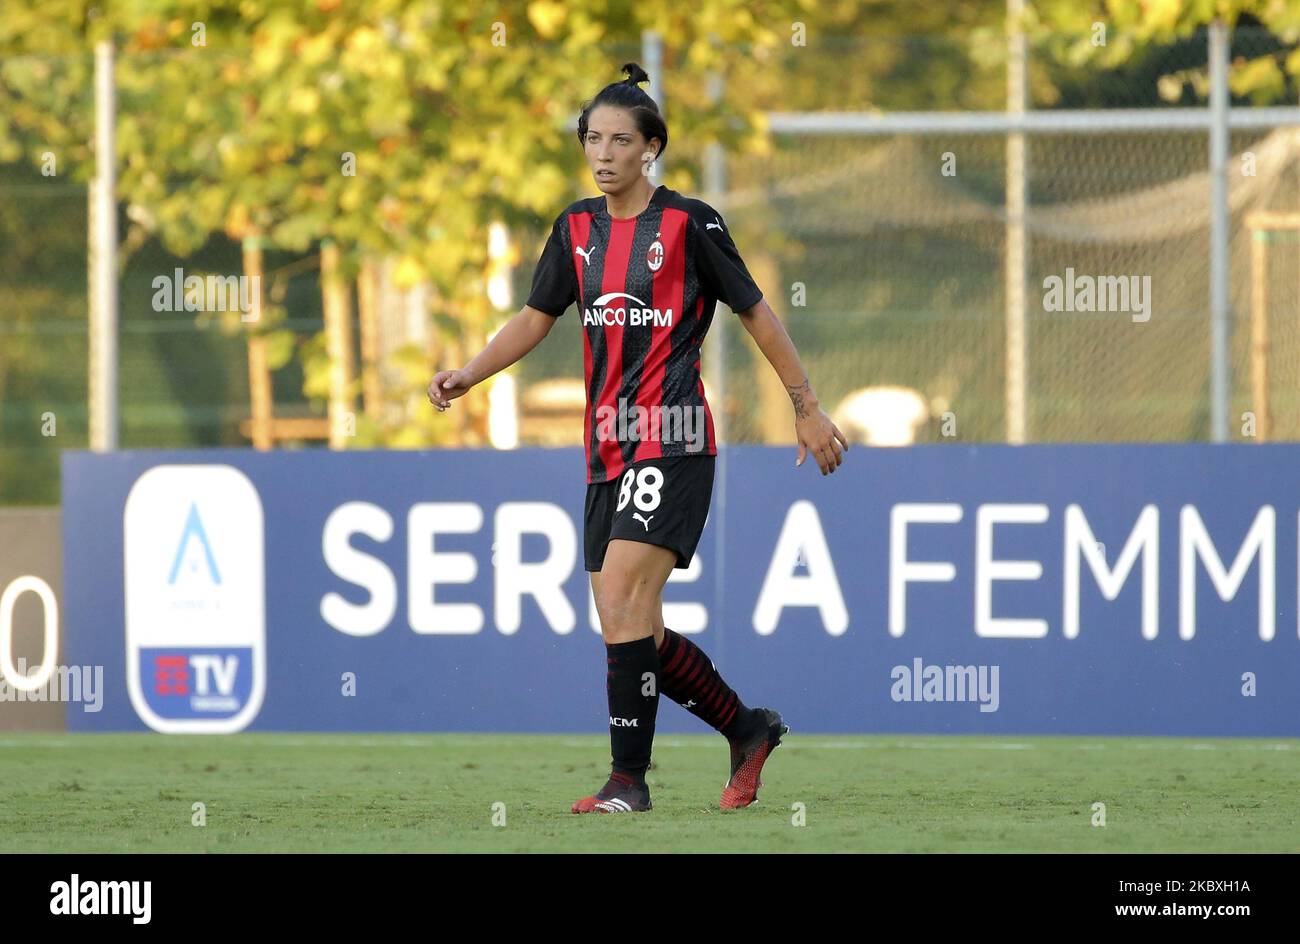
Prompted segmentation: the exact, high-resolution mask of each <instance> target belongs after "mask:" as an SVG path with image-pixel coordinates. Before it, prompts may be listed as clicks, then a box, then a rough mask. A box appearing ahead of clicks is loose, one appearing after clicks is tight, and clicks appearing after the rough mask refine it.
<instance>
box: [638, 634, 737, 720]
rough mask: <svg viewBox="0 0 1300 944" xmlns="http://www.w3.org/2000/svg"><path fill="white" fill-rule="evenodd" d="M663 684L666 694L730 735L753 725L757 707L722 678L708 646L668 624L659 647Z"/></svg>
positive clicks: (661, 680) (661, 681) (660, 677)
mask: <svg viewBox="0 0 1300 944" xmlns="http://www.w3.org/2000/svg"><path fill="white" fill-rule="evenodd" d="M659 684H660V686H661V690H662V691H663V693H664V694H665V695H667V696H668V697H669V698H671V699H672V700H673V701H675V702H677V704H679V705H681V706H682V707H683V708H685V709H686V710H687V711H689V712H690V713H691V714H693V715H695V717H697V718H699V719H700V720H701V721H703V722H704V723H705V724H707V725H709V726H710V727H712V728H716V729H717V730H718V731H719V732H720V733H721V734H723V735H724V736H725V737H727V738H729V739H730V738H734V737H735V736H737V735H738V734H741V733H743V732H745V731H747V730H748V729H749V728H750V727H751V726H752V723H753V710H752V709H749V708H746V707H745V703H744V702H742V701H741V700H740V697H739V696H738V695H737V694H736V693H735V692H734V691H732V690H731V686H730V685H728V684H727V683H726V682H724V681H723V680H722V676H721V675H719V674H718V670H717V668H715V667H714V665H713V661H712V660H711V659H710V658H709V657H708V656H707V655H706V654H705V653H704V650H703V649H701V648H700V647H699V646H697V645H695V643H693V642H691V641H690V640H689V639H687V638H686V637H685V636H683V635H681V634H680V633H675V632H673V631H672V630H671V629H668V628H667V627H665V628H664V641H663V645H662V646H660V647H659Z"/></svg>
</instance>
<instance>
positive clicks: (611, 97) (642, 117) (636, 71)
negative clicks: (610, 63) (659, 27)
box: [578, 62, 668, 157]
mask: <svg viewBox="0 0 1300 944" xmlns="http://www.w3.org/2000/svg"><path fill="white" fill-rule="evenodd" d="M623 71H624V72H626V73H627V78H626V79H624V80H623V81H621V82H612V83H610V84H609V85H606V86H605V87H604V88H603V89H601V90H600V92H599V93H597V95H596V97H595V98H593V99H592V100H591V101H589V102H587V103H586V104H585V105H583V106H582V114H581V115H579V116H578V141H579V142H581V143H583V144H584V145H585V144H586V141H587V119H588V118H589V117H590V116H591V113H592V111H594V110H595V109H596V107H597V106H598V105H613V106H614V107H616V108H626V109H627V110H628V111H630V112H631V113H632V118H633V120H635V121H636V128H637V130H638V131H640V132H641V135H642V136H643V137H644V138H645V139H646V141H649V140H650V139H651V138H658V139H659V154H658V155H656V156H657V157H662V156H663V153H664V151H666V150H668V126H667V125H666V124H664V118H663V115H661V114H659V106H658V105H656V104H655V100H654V99H653V98H651V97H650V96H649V95H647V94H646V93H645V92H644V91H643V90H642V89H641V87H640V86H641V83H642V82H649V81H650V76H648V75H646V71H645V69H642V68H641V67H640V66H639V65H637V64H636V63H635V62H629V63H625V64H624V66H623Z"/></svg>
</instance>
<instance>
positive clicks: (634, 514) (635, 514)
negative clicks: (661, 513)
mask: <svg viewBox="0 0 1300 944" xmlns="http://www.w3.org/2000/svg"><path fill="white" fill-rule="evenodd" d="M632 517H633V518H635V519H636V520H637V521H639V522H641V523H642V524H643V525H645V529H646V530H647V531H649V530H650V518H653V517H654V515H651V516H650V518H642V517H641V514H640V513H639V512H635V511H634V512H632Z"/></svg>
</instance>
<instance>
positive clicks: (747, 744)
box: [718, 708, 790, 810]
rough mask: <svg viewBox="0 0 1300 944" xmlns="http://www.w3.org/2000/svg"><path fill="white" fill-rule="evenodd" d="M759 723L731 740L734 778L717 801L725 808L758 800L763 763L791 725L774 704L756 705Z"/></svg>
mask: <svg viewBox="0 0 1300 944" xmlns="http://www.w3.org/2000/svg"><path fill="white" fill-rule="evenodd" d="M754 711H755V718H756V720H757V722H758V723H757V724H755V725H753V726H752V727H750V729H749V731H748V732H747V733H746V734H744V735H741V736H739V737H737V738H736V740H734V741H730V744H731V779H730V780H728V781H727V785H726V786H725V787H723V789H722V799H720V800H719V801H718V805H719V806H721V807H722V809H724V810H735V809H739V808H740V807H742V806H749V805H750V804H751V803H756V802H757V801H758V788H759V787H761V786H762V785H763V781H762V780H761V779H760V778H759V774H760V773H762V771H763V764H764V763H766V761H767V758H768V757H769V756H770V755H771V753H772V752H773V751H774V750H776V749H777V747H778V746H779V745H780V743H781V738H782V736H783V735H785V734H788V733H789V731H790V726H789V725H788V724H786V723H785V722H784V721H782V720H781V715H780V714H778V713H777V712H775V711H773V710H772V709H771V708H755V709H754Z"/></svg>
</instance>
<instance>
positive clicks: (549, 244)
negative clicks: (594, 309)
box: [527, 213, 578, 318]
mask: <svg viewBox="0 0 1300 944" xmlns="http://www.w3.org/2000/svg"><path fill="white" fill-rule="evenodd" d="M568 246H569V221H568V218H567V216H566V215H565V214H563V213H562V214H560V217H559V219H557V220H556V221H555V225H554V226H552V227H551V235H550V236H549V237H548V238H547V240H546V246H545V247H544V248H543V249H542V257H541V258H540V259H539V260H538V261H537V268H536V269H534V270H533V287H532V289H531V290H530V291H529V293H528V303H527V304H528V307H529V308H536V309H537V310H538V311H542V312H545V313H546V314H548V315H551V316H552V317H555V318H558V317H560V316H561V315H563V314H564V312H565V310H566V309H568V307H569V306H570V305H572V304H573V303H574V302H575V301H577V298H578V292H577V281H576V278H577V277H576V276H575V275H574V274H573V259H572V256H573V253H572V252H571V251H570V250H569V248H568Z"/></svg>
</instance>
